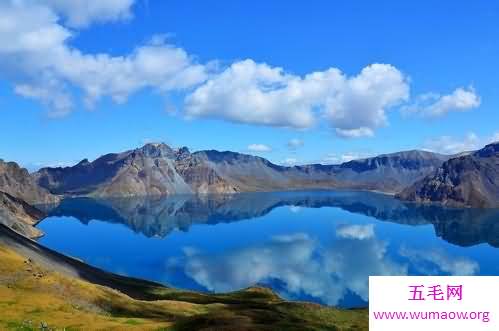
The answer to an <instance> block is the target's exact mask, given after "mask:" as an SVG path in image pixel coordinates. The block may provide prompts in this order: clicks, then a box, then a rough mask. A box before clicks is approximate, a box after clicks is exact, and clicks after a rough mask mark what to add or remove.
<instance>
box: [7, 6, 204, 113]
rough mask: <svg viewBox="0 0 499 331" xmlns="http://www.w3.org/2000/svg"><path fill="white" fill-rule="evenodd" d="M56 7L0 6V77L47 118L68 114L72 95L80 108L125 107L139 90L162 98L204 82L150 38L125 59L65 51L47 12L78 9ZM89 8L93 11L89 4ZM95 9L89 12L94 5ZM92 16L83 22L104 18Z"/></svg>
mask: <svg viewBox="0 0 499 331" xmlns="http://www.w3.org/2000/svg"><path fill="white" fill-rule="evenodd" d="M56 2H57V3H59V2H58V1H54V3H48V2H45V3H43V2H33V1H14V0H11V1H7V2H3V3H1V4H0V12H1V13H2V15H1V17H0V72H1V73H2V74H3V76H4V77H6V78H7V79H9V80H10V81H11V82H12V83H13V84H14V86H15V90H16V92H17V93H18V94H20V95H22V96H25V97H29V98H33V99H36V100H40V101H42V102H43V103H45V104H46V105H48V106H49V107H50V108H51V109H52V111H53V113H55V114H57V115H62V114H63V113H67V112H69V111H70V110H71V108H72V104H73V98H74V95H75V94H74V93H73V91H74V90H75V89H77V90H80V91H81V92H83V93H82V94H83V96H84V101H85V103H86V105H87V106H92V105H94V103H95V102H97V101H98V100H99V99H100V98H102V97H107V96H108V97H111V98H112V99H113V100H114V101H115V102H125V101H126V99H127V98H128V96H129V95H130V94H132V93H134V92H137V91H138V90H141V89H144V88H153V89H155V90H157V91H159V92H163V93H165V92H168V91H172V90H178V89H184V88H188V87H191V86H193V85H195V84H198V83H200V82H202V81H204V80H205V79H206V77H207V73H206V67H205V66H203V65H200V64H197V63H196V62H195V61H194V60H193V58H192V57H191V56H190V55H188V54H187V53H186V52H185V51H184V50H183V49H181V48H178V47H175V46H173V45H168V44H166V43H165V42H164V39H161V40H160V41H159V42H158V38H154V40H153V41H151V42H150V43H148V44H145V45H142V46H140V47H137V48H136V49H135V50H134V51H133V52H132V53H131V54H128V55H125V56H111V55H109V54H105V53H101V54H85V53H83V52H81V51H80V50H78V49H75V48H73V47H71V46H70V45H69V43H68V42H69V39H70V38H71V37H72V36H73V32H72V31H71V30H69V29H67V28H66V27H64V26H62V25H61V24H60V23H59V21H60V17H59V16H58V15H57V12H56V11H54V10H53V8H56V7H57V9H58V10H62V9H60V8H59V7H58V6H62V7H64V6H67V7H68V8H69V7H71V8H73V6H75V7H78V6H79V5H80V2H77V3H76V2H75V3H73V2H71V4H67V5H63V4H62V2H61V4H59V5H58V4H56ZM82 3H83V2H82ZM86 3H87V2H85V4H86ZM91 3H92V6H93V3H94V1H91ZM95 3H97V2H96V1H95ZM106 3H107V2H106ZM119 3H123V4H124V2H120V1H111V2H110V3H108V4H107V5H110V6H111V5H112V4H115V5H116V6H117V7H116V8H118V7H119V6H118V4H119ZM107 5H105V4H103V5H102V6H103V7H105V6H107ZM51 6H54V7H51ZM96 6H97V7H91V8H98V7H99V6H100V5H96ZM64 8H66V7H64ZM99 8H100V7H99ZM121 8H124V7H121ZM69 10H70V9H68V11H67V13H68V15H69V13H70V11H69ZM71 10H72V9H71ZM110 12H111V11H110ZM115 13H117V14H116V15H118V16H119V15H122V14H119V13H120V11H117V12H115ZM121 13H122V11H121ZM82 15H83V14H82ZM89 15H90V14H89ZM95 15H97V14H95ZM95 15H93V14H92V15H90V16H88V18H87V19H88V20H89V21H88V22H90V19H97V18H98V17H105V15H104V16H95ZM123 15H124V14H123ZM68 17H69V16H68ZM69 19H70V20H71V19H75V20H76V18H69ZM82 19H83V18H82ZM81 22H83V21H81Z"/></svg>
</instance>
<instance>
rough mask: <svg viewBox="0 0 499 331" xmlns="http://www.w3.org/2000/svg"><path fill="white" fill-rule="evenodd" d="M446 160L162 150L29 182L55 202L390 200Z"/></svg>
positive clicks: (45, 173) (154, 147) (49, 172)
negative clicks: (307, 196) (284, 195)
mask: <svg viewBox="0 0 499 331" xmlns="http://www.w3.org/2000/svg"><path fill="white" fill-rule="evenodd" d="M448 159H449V156H446V155H441V154H436V153H431V152H425V151H408V152H400V153H393V154H386V155H380V156H377V157H373V158H367V159H363V160H354V161H350V162H347V163H343V164H340V165H322V164H312V165H304V166H294V167H286V166H281V165H276V164H273V163H271V162H270V161H268V160H266V159H264V158H261V157H257V156H252V155H246V154H240V153H235V152H219V151H215V150H209V151H200V152H195V153H191V152H190V151H189V150H188V149H187V148H186V147H184V148H180V149H172V148H170V147H169V146H167V145H165V144H147V145H145V146H143V147H141V148H138V149H134V150H130V151H126V152H122V153H116V154H107V155H104V156H102V157H100V158H98V159H96V160H95V161H93V162H89V161H88V160H86V159H85V160H83V161H81V162H79V163H78V164H76V165H75V166H72V167H59V168H42V169H40V170H39V171H38V172H36V173H34V174H33V175H32V177H33V179H34V180H35V181H36V183H37V184H38V185H39V186H40V187H42V188H43V189H46V190H48V191H49V192H50V193H52V194H55V195H64V196H93V197H127V196H150V195H172V194H203V193H237V192H260V191H279V190H298V189H311V188H315V189H338V188H345V189H363V190H377V191H382V192H387V193H397V192H399V191H401V190H402V189H403V188H405V187H407V186H409V185H411V184H413V183H415V182H416V181H418V180H420V179H422V178H424V177H425V176H426V175H429V174H430V173H432V172H433V171H435V170H436V169H437V168H438V167H439V166H440V165H441V164H442V163H443V162H444V161H446V160H448Z"/></svg>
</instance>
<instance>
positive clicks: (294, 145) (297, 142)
mask: <svg viewBox="0 0 499 331" xmlns="http://www.w3.org/2000/svg"><path fill="white" fill-rule="evenodd" d="M303 145H305V143H304V142H303V140H301V139H298V138H293V139H291V140H289V141H288V143H287V146H288V148H289V149H290V150H293V151H294V150H297V149H298V148H301V147H303Z"/></svg>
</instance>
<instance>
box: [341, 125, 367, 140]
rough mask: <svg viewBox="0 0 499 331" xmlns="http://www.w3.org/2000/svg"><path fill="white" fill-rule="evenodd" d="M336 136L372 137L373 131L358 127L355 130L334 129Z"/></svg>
mask: <svg viewBox="0 0 499 331" xmlns="http://www.w3.org/2000/svg"><path fill="white" fill-rule="evenodd" d="M336 134H337V135H338V136H340V137H342V138H360V137H373V136H374V131H373V130H372V129H370V128H367V127H360V128H357V129H340V128H336Z"/></svg>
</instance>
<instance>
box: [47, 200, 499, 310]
mask: <svg viewBox="0 0 499 331" xmlns="http://www.w3.org/2000/svg"><path fill="white" fill-rule="evenodd" d="M46 208H47V210H49V213H50V216H49V217H48V218H47V219H45V220H44V221H42V222H41V223H40V224H39V226H38V227H39V228H40V229H41V230H43V231H44V232H45V234H46V235H45V236H44V237H43V238H41V239H40V240H39V241H40V243H41V244H43V245H45V246H48V247H50V248H52V249H55V250H57V251H59V252H61V253H64V254H66V255H70V256H73V257H77V258H79V259H82V260H84V261H85V262H87V263H90V264H92V265H95V266H97V267H100V268H102V269H105V270H108V271H111V272H115V273H119V274H123V275H128V276H134V277H139V278H144V279H148V280H153V281H157V282H160V283H163V284H165V285H169V286H173V287H178V288H184V289H193V290H200V291H212V292H228V291H233V290H238V289H241V288H245V287H248V286H251V285H256V284H260V285H264V286H267V287H271V288H273V289H274V290H275V291H276V292H277V293H279V294H280V295H281V296H282V297H284V298H286V299H291V300H306V301H314V302H319V303H322V304H327V305H332V306H341V307H364V306H367V300H368V277H369V276H370V275H499V249H498V248H497V247H499V210H477V209H445V208H441V207H437V206H422V205H415V204H406V203H402V202H400V201H398V200H396V199H393V198H392V197H390V196H386V195H382V194H377V193H369V192H349V191H341V192H323V191H320V192H285V193H250V194H237V195H214V196H201V197H196V196H176V197H170V198H133V199H106V200H93V199H89V198H79V199H68V200H64V201H63V202H62V203H61V204H60V205H59V206H56V207H51V208H48V207H46Z"/></svg>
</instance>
